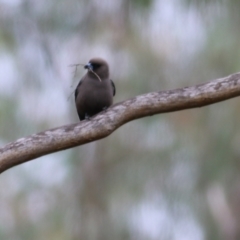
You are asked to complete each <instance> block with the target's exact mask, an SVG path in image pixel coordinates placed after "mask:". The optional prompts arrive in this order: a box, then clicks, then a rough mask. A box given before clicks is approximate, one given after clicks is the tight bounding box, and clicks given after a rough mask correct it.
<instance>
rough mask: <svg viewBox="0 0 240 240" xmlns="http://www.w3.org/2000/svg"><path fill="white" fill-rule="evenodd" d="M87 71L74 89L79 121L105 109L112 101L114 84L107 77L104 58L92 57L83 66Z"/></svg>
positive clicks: (107, 69)
mask: <svg viewBox="0 0 240 240" xmlns="http://www.w3.org/2000/svg"><path fill="white" fill-rule="evenodd" d="M84 68H85V69H87V70H88V71H87V73H86V74H85V75H84V76H83V77H82V79H81V80H80V82H79V83H78V85H77V87H76V90H75V103H76V108H77V112H78V116H79V119H80V121H81V120H84V119H88V118H90V117H92V116H93V115H95V114H97V113H99V112H101V111H102V110H105V109H106V108H108V107H109V106H110V105H111V104H112V103H113V96H114V95H115V92H116V90H115V85H114V83H113V81H112V80H111V79H110V78H109V67H108V64H107V62H106V61H105V60H103V59H101V58H93V59H91V60H90V61H89V62H88V64H86V65H85V66H84Z"/></svg>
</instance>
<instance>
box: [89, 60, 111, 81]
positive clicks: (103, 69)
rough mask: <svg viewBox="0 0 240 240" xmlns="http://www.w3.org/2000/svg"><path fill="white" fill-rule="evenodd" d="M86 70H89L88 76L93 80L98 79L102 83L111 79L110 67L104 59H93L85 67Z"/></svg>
mask: <svg viewBox="0 0 240 240" xmlns="http://www.w3.org/2000/svg"><path fill="white" fill-rule="evenodd" d="M84 68H85V69H88V74H89V76H91V77H92V78H96V79H98V77H99V78H100V80H101V81H103V80H105V79H108V77H109V67H108V64H107V62H106V61H105V60H103V59H102V58H92V59H91V60H90V61H89V62H88V63H87V64H86V65H85V66H84Z"/></svg>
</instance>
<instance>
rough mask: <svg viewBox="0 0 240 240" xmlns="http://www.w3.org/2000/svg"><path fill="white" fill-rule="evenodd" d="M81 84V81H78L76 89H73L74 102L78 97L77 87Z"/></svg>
mask: <svg viewBox="0 0 240 240" xmlns="http://www.w3.org/2000/svg"><path fill="white" fill-rule="evenodd" d="M81 83H82V80H80V82H79V83H78V85H77V87H76V89H75V93H74V96H75V100H76V98H77V96H78V90H79V86H80V85H81Z"/></svg>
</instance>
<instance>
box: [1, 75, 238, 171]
mask: <svg viewBox="0 0 240 240" xmlns="http://www.w3.org/2000/svg"><path fill="white" fill-rule="evenodd" d="M239 95H240V72H239V73H236V74H232V75H230V76H228V77H225V78H221V79H216V80H213V81H211V82H209V83H205V84H200V85H197V86H193V87H185V88H181V89H176V90H170V91H161V92H151V93H147V94H143V95H140V96H137V97H134V98H132V99H129V100H126V101H124V102H121V103H118V104H115V105H113V106H112V107H110V108H109V109H108V110H107V111H105V112H102V113H100V114H98V115H96V116H95V117H94V118H92V119H91V120H90V121H89V120H86V121H82V122H80V123H78V124H71V125H66V126H62V127H58V128H54V129H50V130H47V131H44V132H40V133H37V134H33V135H31V136H28V137H24V138H20V139H18V140H17V141H15V142H11V143H9V144H7V145H6V146H5V147H2V148H0V173H1V172H3V171H5V170H7V169H9V168H11V167H13V166H16V165H18V164H21V163H24V162H27V161H30V160H33V159H35V158H37V157H40V156H43V155H46V154H49V153H53V152H57V151H60V150H64V149H68V148H72V147H76V146H79V145H83V144H85V143H89V142H92V141H95V140H98V139H101V138H104V137H107V136H108V135H110V134H111V133H112V132H113V131H115V130H116V129H117V128H119V127H120V126H122V125H123V124H125V123H127V122H130V121H132V120H134V119H138V118H142V117H146V116H151V115H154V114H159V113H165V112H173V111H178V110H183V109H189V108H196V107H202V106H206V105H209V104H213V103H216V102H220V101H224V100H226V99H229V98H233V97H236V96H239Z"/></svg>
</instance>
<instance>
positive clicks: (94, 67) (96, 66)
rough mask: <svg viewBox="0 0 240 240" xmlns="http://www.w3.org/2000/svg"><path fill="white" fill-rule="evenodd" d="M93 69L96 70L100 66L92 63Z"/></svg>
mask: <svg viewBox="0 0 240 240" xmlns="http://www.w3.org/2000/svg"><path fill="white" fill-rule="evenodd" d="M92 66H93V69H98V68H99V67H100V66H101V65H100V64H98V63H92Z"/></svg>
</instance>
